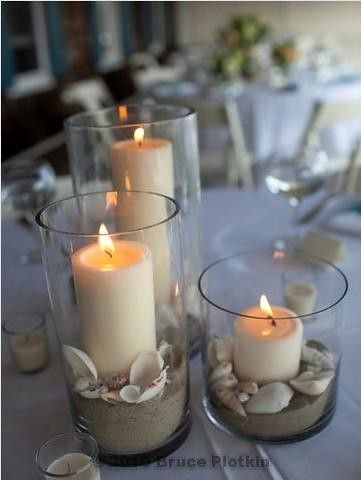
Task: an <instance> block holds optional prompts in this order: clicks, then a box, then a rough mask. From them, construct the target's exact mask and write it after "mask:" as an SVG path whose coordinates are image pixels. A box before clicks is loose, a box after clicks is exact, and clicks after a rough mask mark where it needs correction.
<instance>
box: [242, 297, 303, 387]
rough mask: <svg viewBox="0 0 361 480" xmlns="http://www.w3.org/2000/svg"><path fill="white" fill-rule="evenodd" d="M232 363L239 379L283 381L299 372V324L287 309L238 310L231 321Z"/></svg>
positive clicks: (264, 300) (265, 306) (264, 304)
mask: <svg viewBox="0 0 361 480" xmlns="http://www.w3.org/2000/svg"><path fill="white" fill-rule="evenodd" d="M234 334H235V340H234V353H233V362H234V369H235V372H236V375H237V376H238V378H239V379H240V380H252V381H255V382H257V383H260V384H263V383H269V382H273V381H287V380H290V379H291V378H294V377H295V376H296V375H297V373H298V370H299V366H300V359H301V348H302V334H303V325H302V322H301V321H300V319H299V318H297V316H296V314H295V313H294V312H292V311H291V310H288V309H287V308H284V307H281V306H277V305H272V306H270V305H269V304H268V301H267V298H266V297H265V296H264V295H262V297H261V301H260V306H259V307H258V306H252V307H249V308H247V309H246V310H244V311H242V312H241V314H240V316H239V317H237V318H236V320H235V322H234Z"/></svg>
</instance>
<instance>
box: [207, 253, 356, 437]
mask: <svg viewBox="0 0 361 480" xmlns="http://www.w3.org/2000/svg"><path fill="white" fill-rule="evenodd" d="M199 287H200V292H201V295H202V297H203V307H204V308H203V309H202V310H203V313H204V326H205V335H204V341H203V349H202V350H203V362H204V374H205V392H204V401H203V403H204V407H205V410H206V413H207V415H208V417H209V419H210V420H211V421H212V422H213V423H214V424H215V425H217V426H218V427H219V428H221V429H222V430H225V431H227V432H229V433H231V434H233V435H235V436H237V437H240V438H246V439H250V440H253V441H261V442H269V443H288V442H295V441H299V440H303V439H305V438H308V437H310V436H312V435H315V434H316V433H318V432H319V431H321V430H322V429H323V428H324V427H325V426H326V425H328V423H329V422H330V421H331V419H332V417H333V415H334V412H335V408H336V394H337V385H338V378H339V370H340V362H341V350H342V342H341V340H342V332H343V314H342V310H343V309H342V307H343V299H344V297H345V295H346V292H347V288H348V284H347V279H346V277H345V275H344V274H343V273H342V272H341V270H339V269H338V268H337V267H335V266H334V265H332V264H329V263H327V262H325V261H323V260H321V259H318V258H315V257H311V256H305V255H303V254H287V253H285V252H283V251H273V252H272V251H260V252H253V253H240V254H236V255H232V256H230V257H227V258H223V259H221V260H218V261H216V262H214V263H213V264H212V265H210V266H209V267H207V268H206V269H205V270H204V272H203V273H202V275H201V277H200V281H199Z"/></svg>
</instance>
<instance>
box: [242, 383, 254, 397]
mask: <svg viewBox="0 0 361 480" xmlns="http://www.w3.org/2000/svg"><path fill="white" fill-rule="evenodd" d="M238 387H239V390H240V391H241V392H245V393H249V394H250V395H254V394H255V393H257V392H258V385H257V383H256V382H239V384H238Z"/></svg>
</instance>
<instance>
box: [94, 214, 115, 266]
mask: <svg viewBox="0 0 361 480" xmlns="http://www.w3.org/2000/svg"><path fill="white" fill-rule="evenodd" d="M98 242H99V246H100V248H101V249H102V250H103V252H105V253H106V254H107V255H109V257H110V258H113V253H114V251H115V247H114V243H113V241H112V239H111V238H110V236H109V235H108V230H107V227H106V226H105V225H104V223H102V224H101V225H100V227H99V238H98Z"/></svg>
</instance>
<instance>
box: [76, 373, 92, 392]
mask: <svg viewBox="0 0 361 480" xmlns="http://www.w3.org/2000/svg"><path fill="white" fill-rule="evenodd" d="M90 386H91V381H90V379H89V378H86V377H79V378H78V380H77V381H76V382H75V385H74V387H73V390H74V392H78V393H80V392H82V391H83V390H88V389H89V387H90Z"/></svg>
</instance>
